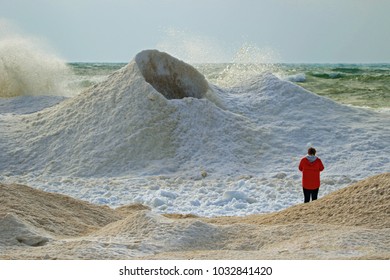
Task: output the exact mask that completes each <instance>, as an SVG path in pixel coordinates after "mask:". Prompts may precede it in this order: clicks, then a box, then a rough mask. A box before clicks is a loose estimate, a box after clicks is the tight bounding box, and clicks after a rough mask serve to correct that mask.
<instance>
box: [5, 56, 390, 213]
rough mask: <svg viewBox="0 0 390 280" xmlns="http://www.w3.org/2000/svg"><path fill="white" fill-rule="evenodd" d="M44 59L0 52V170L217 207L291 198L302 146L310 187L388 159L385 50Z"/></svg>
mask: <svg viewBox="0 0 390 280" xmlns="http://www.w3.org/2000/svg"><path fill="white" fill-rule="evenodd" d="M44 61H46V60H41V62H42V63H41V64H40V68H35V67H31V65H34V62H33V61H32V62H30V61H29V63H27V65H28V67H27V66H26V67H24V64H25V63H24V61H23V59H15V60H12V61H11V60H10V61H8V60H2V63H3V64H1V65H0V66H1V67H0V70H1V71H2V74H3V75H1V80H0V81H1V83H0V88H1V98H0V131H1V135H0V155H1V159H2V160H1V161H0V182H3V183H11V182H16V183H22V184H28V185H30V186H33V187H35V188H38V189H42V190H45V191H50V192H58V193H64V194H67V195H70V196H72V197H75V198H79V199H82V200H86V201H90V202H92V203H96V204H103V205H109V206H111V207H117V206H120V205H124V204H130V203H142V204H145V205H148V206H150V207H151V208H152V209H153V211H155V212H158V213H183V214H185V213H192V214H195V215H201V216H217V215H248V214H254V213H265V212H273V211H278V210H281V209H284V208H287V207H289V206H292V205H295V204H298V203H301V202H302V199H303V194H302V190H301V187H300V179H301V174H300V172H299V171H298V170H297V165H298V163H299V160H300V158H301V157H302V156H304V155H305V153H306V151H307V148H308V147H310V146H314V147H316V148H317V151H318V155H319V157H321V159H322V161H323V162H324V164H325V171H324V173H323V174H322V177H321V178H322V186H321V190H320V197H322V196H324V195H326V194H327V193H330V192H333V191H335V190H338V189H340V188H343V187H345V186H347V185H348V184H351V183H352V182H355V181H357V180H360V179H363V178H366V177H368V176H371V175H375V174H378V173H383V172H388V171H389V170H390V112H389V110H388V108H389V90H388V77H389V71H390V70H389V65H386V64H383V65H301V64H299V65H298V64H294V65H291V64H248V63H246V64H245V63H228V64H211V63H210V64H205V63H204V64H192V65H191V64H187V63H185V62H183V61H180V60H178V59H176V58H175V57H172V56H170V55H169V54H167V53H161V52H158V51H142V52H140V53H139V54H137V55H136V56H135V57H134V58H133V59H131V61H130V62H129V63H65V62H61V61H58V60H56V63H54V64H53V63H52V60H50V59H48V60H47V61H49V62H50V63H43V62H44ZM4 62H6V63H4ZM63 69H66V70H63ZM45 73H52V74H53V75H52V79H51V80H50V82H47V80H46V79H47V76H46V75H45ZM64 73H65V74H64ZM10 85H12V86H10ZM19 85H23V86H19ZM15 88H16V89H17V91H13V89H15Z"/></svg>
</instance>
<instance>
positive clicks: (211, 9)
mask: <svg viewBox="0 0 390 280" xmlns="http://www.w3.org/2000/svg"><path fill="white" fill-rule="evenodd" d="M389 14H390V1H389V0H207V1H206V0H95V1H93V0H57V1H56V0H34V1H32V0H31V1H29V0H24V1H23V0H0V18H1V20H0V28H3V29H4V26H7V28H8V29H9V28H10V27H9V26H13V29H16V30H17V31H15V30H14V31H13V32H17V33H19V34H22V35H21V36H32V37H36V38H39V39H41V40H44V41H46V43H47V44H48V45H50V46H51V48H53V49H54V50H55V51H56V52H57V53H58V54H59V55H60V56H61V57H63V58H64V59H65V60H67V61H70V62H75V61H81V62H87V61H94V62H127V61H129V60H131V59H132V58H133V57H134V56H135V54H137V53H138V52H139V51H141V50H143V49H151V48H158V49H161V50H164V51H168V52H170V53H172V54H173V55H176V56H179V58H181V59H184V60H186V59H187V60H192V62H204V61H209V62H221V61H231V60H232V59H233V57H234V55H235V54H236V53H237V52H238V50H239V49H240V47H243V46H244V47H246V48H248V49H250V50H251V51H253V52H259V53H261V52H263V53H265V54H264V57H267V56H271V57H272V59H275V60H277V61H280V62H313V63H315V62H320V63H321V62H357V63H361V62H390V16H389ZM3 33H4V32H3ZM0 34H1V32H0ZM3 37H4V36H3ZM2 39H4V38H2ZM260 56H261V55H260Z"/></svg>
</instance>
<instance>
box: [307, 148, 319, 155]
mask: <svg viewBox="0 0 390 280" xmlns="http://www.w3.org/2000/svg"><path fill="white" fill-rule="evenodd" d="M316 153H317V151H316V149H314V148H313V147H310V148H309V149H308V150H307V154H308V155H309V156H315V155H316Z"/></svg>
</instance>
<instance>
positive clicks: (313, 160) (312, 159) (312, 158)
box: [306, 155, 317, 162]
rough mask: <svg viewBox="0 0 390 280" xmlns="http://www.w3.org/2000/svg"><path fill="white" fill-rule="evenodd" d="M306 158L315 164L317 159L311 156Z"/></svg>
mask: <svg viewBox="0 0 390 280" xmlns="http://www.w3.org/2000/svg"><path fill="white" fill-rule="evenodd" d="M306 158H307V159H308V160H309V161H310V162H315V160H316V159H317V157H316V156H311V155H308V156H306Z"/></svg>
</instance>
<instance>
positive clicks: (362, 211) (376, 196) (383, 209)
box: [244, 173, 390, 229]
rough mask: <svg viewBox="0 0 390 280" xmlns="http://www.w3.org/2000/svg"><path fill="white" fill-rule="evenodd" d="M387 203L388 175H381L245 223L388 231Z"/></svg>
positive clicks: (389, 175) (389, 218)
mask: <svg viewBox="0 0 390 280" xmlns="http://www.w3.org/2000/svg"><path fill="white" fill-rule="evenodd" d="M389 201H390V173H384V174H381V175H377V176H372V177H370V178H367V179H365V180H362V181H359V182H357V183H355V184H353V185H350V186H348V187H346V188H343V189H341V190H338V191H335V192H333V193H331V194H329V195H327V196H325V197H324V198H322V199H319V200H317V201H315V202H313V203H309V204H302V205H296V206H293V207H290V208H288V209H286V210H283V211H280V212H276V213H272V214H268V215H264V216H261V215H260V216H253V217H249V218H248V220H249V221H251V222H253V223H258V224H290V223H308V224H315V223H321V224H333V225H344V226H357V227H365V228H371V229H373V228H375V229H388V228H390V215H389V209H390V208H389ZM244 220H245V219H244Z"/></svg>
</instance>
